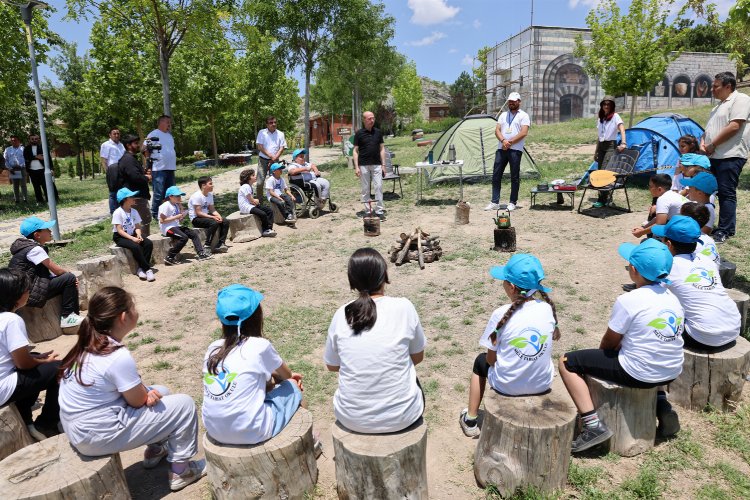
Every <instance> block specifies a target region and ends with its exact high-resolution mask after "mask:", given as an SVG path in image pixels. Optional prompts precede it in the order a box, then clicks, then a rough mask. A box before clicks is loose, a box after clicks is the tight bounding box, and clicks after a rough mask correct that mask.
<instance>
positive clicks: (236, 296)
mask: <svg viewBox="0 0 750 500" xmlns="http://www.w3.org/2000/svg"><path fill="white" fill-rule="evenodd" d="M262 300H263V294H262V293H260V292H256V291H255V290H253V289H252V288H248V287H246V286H244V285H239V284H234V285H229V286H228V287H225V288H222V289H221V290H219V294H218V297H217V299H216V315H217V316H218V317H219V321H221V323H222V324H224V325H230V326H237V325H239V324H241V323H242V322H243V321H245V320H246V319H247V318H249V317H250V316H252V315H253V313H255V311H256V310H257V309H258V306H259V305H260V302H261V301H262Z"/></svg>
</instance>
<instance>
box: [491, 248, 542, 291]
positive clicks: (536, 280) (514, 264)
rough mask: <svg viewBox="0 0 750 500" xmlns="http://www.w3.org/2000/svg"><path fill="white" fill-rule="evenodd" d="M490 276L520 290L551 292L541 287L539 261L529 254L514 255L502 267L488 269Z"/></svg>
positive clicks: (540, 265)
mask: <svg viewBox="0 0 750 500" xmlns="http://www.w3.org/2000/svg"><path fill="white" fill-rule="evenodd" d="M490 276H492V277H493V278H495V279H497V280H503V281H508V282H510V283H512V284H513V285H515V286H517V287H518V288H520V289H522V290H541V291H543V292H545V293H549V292H551V291H552V289H551V288H548V287H546V286H543V285H542V283H541V281H542V280H543V279H544V270H543V269H542V263H541V262H539V259H537V258H536V257H534V256H533V255H530V254H523V253H519V254H515V255H514V256H513V257H511V258H510V260H508V263H507V264H505V265H504V266H495V267H492V268H490Z"/></svg>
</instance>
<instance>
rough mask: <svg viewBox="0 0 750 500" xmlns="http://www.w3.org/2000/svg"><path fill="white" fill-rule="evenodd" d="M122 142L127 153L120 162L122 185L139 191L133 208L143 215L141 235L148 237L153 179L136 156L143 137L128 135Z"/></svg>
mask: <svg viewBox="0 0 750 500" xmlns="http://www.w3.org/2000/svg"><path fill="white" fill-rule="evenodd" d="M122 144H123V146H125V153H124V154H123V155H122V158H120V161H119V162H118V165H119V167H118V168H119V174H120V181H121V183H120V184H121V185H120V187H126V188H128V189H130V190H131V191H137V192H138V196H136V197H135V205H133V208H135V211H136V212H138V215H140V216H141V219H142V221H141V235H142V236H143V237H144V238H146V237H148V235H149V234H150V233H151V231H150V229H151V228H150V224H151V211H150V210H149V207H148V199H149V198H150V194H149V190H148V183H149V182H150V181H151V174H149V172H147V171H146V169H144V168H143V163H141V162H140V161H139V160H138V157H137V156H136V155H137V154H138V151H140V146H141V138H140V137H138V136H137V135H126V136H125V138H124V139H123V140H122ZM173 173H174V171H173ZM118 189H119V188H118Z"/></svg>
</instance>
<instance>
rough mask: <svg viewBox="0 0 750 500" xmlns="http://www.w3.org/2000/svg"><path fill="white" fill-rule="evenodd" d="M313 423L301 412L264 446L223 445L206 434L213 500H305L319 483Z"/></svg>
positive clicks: (301, 410) (304, 411) (308, 415)
mask: <svg viewBox="0 0 750 500" xmlns="http://www.w3.org/2000/svg"><path fill="white" fill-rule="evenodd" d="M312 423H313V418H312V414H311V413H310V412H309V411H307V410H305V409H304V408H299V409H298V410H297V412H296V413H295V414H294V417H292V420H291V421H290V422H289V424H288V425H287V426H286V427H284V429H283V430H282V431H281V432H280V433H279V434H278V435H276V436H274V437H273V438H271V439H269V440H268V441H265V442H263V443H259V444H255V445H246V446H244V445H229V444H221V443H218V442H216V441H215V440H214V439H212V438H211V437H210V436H209V435H208V434H205V435H204V436H203V448H204V450H205V452H206V460H207V462H208V480H209V482H210V484H211V492H212V494H213V498H215V499H219V500H225V499H227V500H228V499H237V500H239V499H263V500H272V499H274V500H276V499H279V498H286V499H302V498H306V495H308V494H311V493H312V491H313V489H315V483H316V482H317V480H318V466H317V463H316V461H315V450H314V441H313V435H312Z"/></svg>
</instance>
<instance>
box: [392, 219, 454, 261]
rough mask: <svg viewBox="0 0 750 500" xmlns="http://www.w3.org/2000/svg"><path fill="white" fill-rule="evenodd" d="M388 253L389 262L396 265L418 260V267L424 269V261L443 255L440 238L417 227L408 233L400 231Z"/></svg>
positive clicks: (436, 258)
mask: <svg viewBox="0 0 750 500" xmlns="http://www.w3.org/2000/svg"><path fill="white" fill-rule="evenodd" d="M389 254H390V256H391V262H393V263H395V264H396V265H397V266H400V265H401V264H403V263H404V262H409V261H410V260H416V261H419V268H420V269H424V264H425V262H433V261H436V260H438V259H439V258H440V256H441V255H443V249H442V248H440V238H439V237H438V236H437V235H434V236H430V233H426V232H424V231H422V229H421V228H419V227H418V228H416V229H415V230H414V231H413V232H412V233H411V234H410V235H407V234H406V233H401V235H400V236H399V238H398V239H397V240H396V244H395V245H394V246H392V247H391V250H390V252H389Z"/></svg>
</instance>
